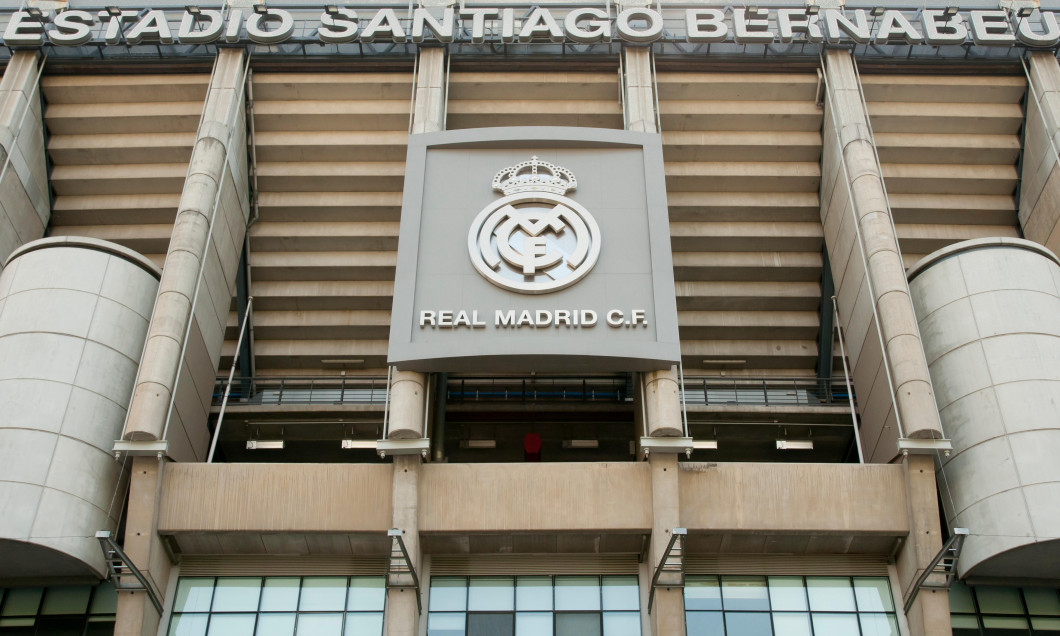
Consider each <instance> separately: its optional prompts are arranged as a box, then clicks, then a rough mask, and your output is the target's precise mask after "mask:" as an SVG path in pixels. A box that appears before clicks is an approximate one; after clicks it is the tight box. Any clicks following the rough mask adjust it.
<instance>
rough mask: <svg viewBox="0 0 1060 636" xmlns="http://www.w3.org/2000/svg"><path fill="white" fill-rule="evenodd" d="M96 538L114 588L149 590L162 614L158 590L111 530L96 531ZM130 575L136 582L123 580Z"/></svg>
mask: <svg viewBox="0 0 1060 636" xmlns="http://www.w3.org/2000/svg"><path fill="white" fill-rule="evenodd" d="M96 539H97V540H98V541H99V547H100V548H101V549H102V550H103V559H104V561H106V563H107V578H108V579H109V580H110V582H111V583H113V584H114V589H115V590H117V591H119V592H147V598H148V599H150V600H151V605H154V606H155V611H156V612H158V615H159V616H161V615H162V601H161V600H160V597H159V594H158V591H157V590H155V588H154V587H152V586H151V583H150V582H149V581H148V580H147V577H145V576H144V575H143V572H141V571H140V570H139V569H138V568H137V567H136V566H135V565H133V562H132V561H130V560H129V557H128V556H126V554H125V551H124V550H122V549H121V546H120V545H118V544H117V543H115V542H114V539H113V538H112V537H111V536H110V532H109V531H107V530H100V531H99V532H97V533H96ZM129 575H132V576H134V577H136V583H128V582H125V581H123V580H122V578H123V577H126V576H129Z"/></svg>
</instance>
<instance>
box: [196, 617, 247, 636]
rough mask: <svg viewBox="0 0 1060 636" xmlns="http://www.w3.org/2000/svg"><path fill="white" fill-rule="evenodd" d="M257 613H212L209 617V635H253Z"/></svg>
mask: <svg viewBox="0 0 1060 636" xmlns="http://www.w3.org/2000/svg"><path fill="white" fill-rule="evenodd" d="M256 618H257V614H214V615H213V616H211V617H210V631H209V632H207V634H209V636H254V619H256Z"/></svg>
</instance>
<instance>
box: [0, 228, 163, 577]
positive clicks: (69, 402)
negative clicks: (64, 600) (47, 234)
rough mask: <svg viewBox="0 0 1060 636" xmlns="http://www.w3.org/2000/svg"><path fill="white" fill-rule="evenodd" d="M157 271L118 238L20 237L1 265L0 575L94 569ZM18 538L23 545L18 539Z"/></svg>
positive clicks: (112, 521)
mask: <svg viewBox="0 0 1060 636" xmlns="http://www.w3.org/2000/svg"><path fill="white" fill-rule="evenodd" d="M158 276H159V272H158V270H157V269H155V267H154V266H153V265H151V264H150V262H149V261H147V260H146V259H145V258H143V257H142V256H140V255H139V254H136V253H135V252H132V251H131V250H128V249H126V248H123V247H121V246H118V245H114V244H112V243H106V242H104V241H99V240H95V239H77V238H73V237H64V238H51V239H41V240H38V241H34V242H31V243H27V244H26V245H23V246H22V247H21V248H20V249H18V250H17V251H16V252H15V253H14V254H13V255H12V257H11V258H10V259H9V260H8V263H7V267H6V268H5V269H4V270H3V272H2V273H0V404H2V405H3V407H2V409H0V509H2V510H3V511H4V513H3V514H2V515H0V584H3V583H4V581H7V580H12V579H13V580H16V581H17V580H18V579H23V580H33V579H40V578H50V577H56V576H75V577H77V576H80V577H87V576H97V575H99V574H100V573H102V572H103V567H104V565H103V555H102V552H101V551H100V549H99V544H98V543H97V542H96V540H95V539H94V534H95V532H96V531H97V530H107V529H109V530H112V531H113V530H114V528H115V526H116V524H117V518H118V514H119V512H120V510H121V501H118V502H117V504H116V505H111V504H112V498H113V496H114V493H115V491H116V489H117V488H118V486H119V482H121V481H124V480H125V479H126V478H127V471H125V470H124V469H123V465H122V464H121V463H118V462H116V461H115V460H114V457H113V455H112V454H111V447H112V446H113V445H114V440H115V439H116V438H117V437H118V435H119V434H120V433H121V427H122V421H123V419H124V417H125V408H126V406H127V405H128V403H129V396H130V394H131V392H132V386H133V381H134V378H135V376H136V366H137V364H138V362H139V359H140V352H141V351H142V349H143V344H144V338H145V336H146V334H147V316H148V315H150V312H151V306H152V305H153V304H154V300H155V290H156V288H157V286H158ZM27 544H29V545H27Z"/></svg>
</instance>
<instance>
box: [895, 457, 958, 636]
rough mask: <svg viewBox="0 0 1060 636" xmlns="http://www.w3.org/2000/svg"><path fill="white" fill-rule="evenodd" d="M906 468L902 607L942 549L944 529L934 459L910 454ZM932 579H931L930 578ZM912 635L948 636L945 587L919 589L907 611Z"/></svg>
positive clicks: (900, 558) (900, 562)
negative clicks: (914, 585) (941, 520)
mask: <svg viewBox="0 0 1060 636" xmlns="http://www.w3.org/2000/svg"><path fill="white" fill-rule="evenodd" d="M902 465H903V468H904V470H905V490H906V501H907V502H908V504H907V505H908V506H909V537H908V539H906V541H905V543H903V544H902V548H901V550H899V552H898V557H897V560H896V562H895V564H896V567H897V569H898V579H899V582H900V583H901V586H902V590H901V592H902V593H901V594H899V595H897V596H898V598H899V601H898V602H899V608H900V606H901V605H903V604H904V603H905V599H907V598H909V595H910V594H911V593H912V587H913V584H914V583H916V580H917V578H918V577H919V576H920V575H921V573H923V571H924V568H925V567H927V566H928V565H930V564H931V561H932V560H933V559H934V558H935V555H936V554H938V552H939V550H941V549H942V530H941V524H940V523H939V506H938V499H937V495H936V488H935V460H934V458H932V457H931V456H929V455H908V456H906V457H905V459H904V460H903V462H902ZM929 581H930V579H929ZM906 619H907V621H908V623H909V632H910V636H944V635H945V636H949V634H950V633H951V629H950V603H949V593H948V592H946V591H945V590H920V592H919V593H918V594H917V596H916V600H915V601H914V602H913V605H912V607H910V608H909V612H908V613H907V614H906Z"/></svg>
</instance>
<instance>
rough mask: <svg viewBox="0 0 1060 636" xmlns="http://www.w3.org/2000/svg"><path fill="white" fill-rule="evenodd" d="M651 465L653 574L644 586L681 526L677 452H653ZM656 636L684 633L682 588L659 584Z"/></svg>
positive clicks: (655, 605)
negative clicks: (676, 530)
mask: <svg viewBox="0 0 1060 636" xmlns="http://www.w3.org/2000/svg"><path fill="white" fill-rule="evenodd" d="M648 462H649V463H650V464H651V510H652V532H651V555H650V556H651V560H650V561H649V563H650V566H651V567H650V574H649V578H648V580H647V581H641V585H649V586H650V585H651V576H653V575H654V574H655V568H657V567H659V562H660V561H661V560H662V558H663V555H664V554H666V546H667V545H668V544H669V543H670V536H671V534H672V533H671V531H672V530H673V529H674V528H677V527H680V526H681V510H680V504H679V502H678V497H677V495H678V477H677V471H678V465H677V455H675V454H672V453H653V454H652V455H650V456H649V458H648ZM651 631H652V635H653V636H685V597H684V590H683V589H682V588H677V587H674V588H665V587H660V588H658V589H656V590H655V602H654V603H653V604H652V610H651Z"/></svg>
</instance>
